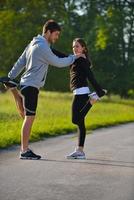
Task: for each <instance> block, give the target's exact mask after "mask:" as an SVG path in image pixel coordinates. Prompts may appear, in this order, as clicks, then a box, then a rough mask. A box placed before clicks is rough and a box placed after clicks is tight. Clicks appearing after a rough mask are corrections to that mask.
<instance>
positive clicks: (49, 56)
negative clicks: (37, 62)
mask: <svg viewBox="0 0 134 200" xmlns="http://www.w3.org/2000/svg"><path fill="white" fill-rule="evenodd" d="M41 52H42V54H43V55H42V56H43V57H44V59H45V60H47V61H48V63H49V64H50V65H53V66H56V67H66V66H69V65H71V64H72V63H73V62H74V61H75V59H77V56H75V55H69V56H68V57H65V58H59V57H58V56H56V55H55V54H54V53H53V52H52V50H51V49H50V48H48V49H43V51H41Z"/></svg>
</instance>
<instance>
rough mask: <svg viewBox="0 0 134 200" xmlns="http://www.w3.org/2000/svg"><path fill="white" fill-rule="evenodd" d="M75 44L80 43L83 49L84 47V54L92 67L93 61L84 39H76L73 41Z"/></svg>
mask: <svg viewBox="0 0 134 200" xmlns="http://www.w3.org/2000/svg"><path fill="white" fill-rule="evenodd" d="M73 42H79V43H80V45H81V46H82V47H84V51H83V53H84V54H85V56H86V58H87V60H88V61H89V62H90V64H91V66H92V61H91V59H90V56H89V51H88V48H87V45H86V43H85V41H84V40H83V39H82V38H75V39H74V40H73Z"/></svg>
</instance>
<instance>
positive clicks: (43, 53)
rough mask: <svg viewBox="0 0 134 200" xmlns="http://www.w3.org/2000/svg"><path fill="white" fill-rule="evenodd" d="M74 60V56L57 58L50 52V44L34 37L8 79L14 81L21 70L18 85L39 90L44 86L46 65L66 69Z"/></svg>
mask: <svg viewBox="0 0 134 200" xmlns="http://www.w3.org/2000/svg"><path fill="white" fill-rule="evenodd" d="M75 59H76V56H75V55H69V56H68V57H66V58H59V57H57V56H56V55H55V54H53V52H52V51H51V48H50V44H49V43H48V41H47V40H46V39H45V38H44V37H43V36H41V35H38V36H37V37H34V38H33V40H32V41H31V42H30V44H29V45H28V46H27V47H26V49H25V50H24V52H23V53H22V55H21V56H20V57H19V59H18V60H17V62H16V63H15V65H14V66H13V68H12V69H11V71H10V72H9V74H8V77H9V78H11V79H15V78H16V77H17V76H18V75H19V74H20V73H21V72H22V70H23V69H25V72H24V74H23V75H22V77H21V80H20V85H25V86H33V87H36V88H38V89H39V88H40V87H42V86H43V85H44V84H45V80H46V76H47V71H48V65H49V64H50V65H53V66H56V67H66V66H69V65H71V64H72V63H73V62H74V61H75Z"/></svg>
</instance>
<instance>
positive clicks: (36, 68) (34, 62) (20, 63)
mask: <svg viewBox="0 0 134 200" xmlns="http://www.w3.org/2000/svg"><path fill="white" fill-rule="evenodd" d="M60 31H61V28H60V26H59V25H58V24H57V23H56V22H55V21H53V20H49V21H47V22H46V23H45V25H44V26H43V33H42V36H41V35H38V36H37V37H34V38H33V40H32V41H31V42H30V43H29V44H28V46H27V47H26V49H25V50H24V52H23V53H22V55H21V56H20V57H19V59H18V60H17V62H16V63H15V65H14V66H13V68H12V69H11V71H10V72H9V74H8V78H3V79H1V82H3V83H4V84H5V85H6V87H7V88H10V89H11V91H12V94H13V95H14V98H15V101H16V104H17V107H18V110H19V111H20V115H21V116H22V118H23V119H24V121H23V124H22V129H21V150H20V159H35V160H36V159H40V158H41V156H40V155H37V154H35V153H34V152H33V151H32V150H31V149H30V148H29V147H28V144H29V137H30V133H31V129H32V125H33V122H34V119H35V115H36V108H37V102H38V94H39V89H40V88H41V87H42V86H43V85H44V84H45V80H46V76H47V71H48V65H49V64H50V65H53V66H56V67H66V66H70V87H71V90H72V91H73V94H74V98H73V103H72V122H73V123H74V124H76V125H77V126H78V147H77V148H76V149H75V151H74V152H73V153H71V154H69V155H68V156H67V158H79V159H84V158H85V153H84V151H83V148H84V141H85V135H86V129H85V122H84V119H85V116H86V114H87V113H88V111H89V109H90V108H91V107H92V104H94V103H95V102H96V101H97V100H98V99H99V97H102V96H103V95H105V91H104V90H103V89H101V87H100V85H99V84H98V83H97V81H96V80H95V78H94V76H93V73H92V72H91V69H90V66H91V61H90V59H89V57H88V50H87V47H86V44H85V42H84V41H83V40H82V39H80V38H77V39H75V40H74V41H73V53H74V54H73V55H69V56H67V55H65V54H63V53H61V52H58V51H56V50H55V49H52V48H51V47H50V44H52V43H55V42H56V40H57V39H58V38H59V35H60ZM24 69H25V72H24V73H23V75H22V76H21V80H20V93H19V92H18V90H17V89H16V83H15V82H14V79H15V78H16V77H17V76H18V75H19V74H20V73H21V72H22V71H23V70H24ZM87 80H89V81H90V82H91V84H92V86H93V87H94V89H95V91H96V93H91V91H90V89H89V87H88V82H87ZM90 93H91V95H90Z"/></svg>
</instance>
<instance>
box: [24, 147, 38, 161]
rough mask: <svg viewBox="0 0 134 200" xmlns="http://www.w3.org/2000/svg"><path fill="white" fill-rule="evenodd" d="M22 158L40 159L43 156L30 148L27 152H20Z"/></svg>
mask: <svg viewBox="0 0 134 200" xmlns="http://www.w3.org/2000/svg"><path fill="white" fill-rule="evenodd" d="M20 159H23V160H24V159H27V160H39V159H41V156H40V155H37V154H35V153H34V152H33V151H32V150H31V149H28V150H27V151H25V152H20Z"/></svg>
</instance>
